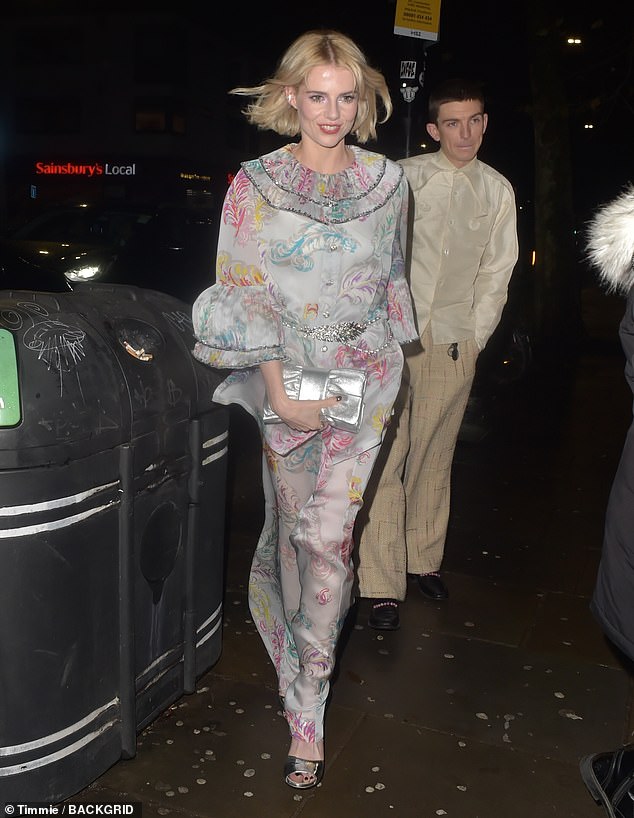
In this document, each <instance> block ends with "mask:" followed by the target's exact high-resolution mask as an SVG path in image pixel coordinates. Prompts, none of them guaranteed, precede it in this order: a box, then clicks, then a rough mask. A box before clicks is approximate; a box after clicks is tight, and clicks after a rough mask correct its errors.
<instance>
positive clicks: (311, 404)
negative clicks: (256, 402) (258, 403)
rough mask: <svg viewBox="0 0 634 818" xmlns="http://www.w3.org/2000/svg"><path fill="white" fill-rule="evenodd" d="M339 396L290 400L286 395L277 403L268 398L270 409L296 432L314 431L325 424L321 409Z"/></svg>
mask: <svg viewBox="0 0 634 818" xmlns="http://www.w3.org/2000/svg"><path fill="white" fill-rule="evenodd" d="M338 400H339V398H336V397H334V398H325V399H324V400H292V399H291V398H289V397H288V396H286V400H284V399H282V400H281V401H280V402H279V405H277V404H276V403H273V402H272V401H271V400H270V398H269V403H270V404H271V409H273V411H274V412H275V413H276V415H277V416H278V417H279V418H281V419H282V420H283V421H284V423H286V425H287V426H290V427H291V429H295V430H296V431H298V432H314V431H315V430H319V429H323V428H324V426H326V425H327V423H326V421H325V420H324V418H323V416H322V415H321V410H322V409H326V408H328V407H330V406H335V405H336V404H337V402H338Z"/></svg>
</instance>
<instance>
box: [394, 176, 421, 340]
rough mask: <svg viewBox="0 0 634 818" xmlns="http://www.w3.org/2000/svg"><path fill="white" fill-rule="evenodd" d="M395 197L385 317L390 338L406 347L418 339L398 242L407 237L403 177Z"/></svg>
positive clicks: (406, 195) (405, 184)
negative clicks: (398, 204)
mask: <svg viewBox="0 0 634 818" xmlns="http://www.w3.org/2000/svg"><path fill="white" fill-rule="evenodd" d="M398 195H399V196H400V201H401V208H400V218H399V221H398V223H397V226H396V230H395V234H394V242H393V244H392V265H391V270H390V278H389V281H388V285H387V313H388V318H389V320H390V327H391V329H392V333H393V335H394V337H395V338H396V340H397V341H398V342H399V343H400V344H407V343H409V342H410V341H414V340H416V339H417V338H418V330H417V328H416V319H415V317H414V307H413V303H412V295H411V292H410V288H409V283H408V281H407V276H406V272H405V257H404V254H403V245H402V242H401V237H402V238H403V240H405V238H406V237H407V219H408V212H409V200H408V184H407V181H406V179H405V176H403V177H402V178H401V183H400V185H399V189H398Z"/></svg>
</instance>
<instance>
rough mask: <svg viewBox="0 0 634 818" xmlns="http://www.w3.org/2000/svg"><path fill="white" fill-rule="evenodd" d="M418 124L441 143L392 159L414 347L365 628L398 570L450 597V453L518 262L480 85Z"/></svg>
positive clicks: (462, 84)
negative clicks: (406, 229)
mask: <svg viewBox="0 0 634 818" xmlns="http://www.w3.org/2000/svg"><path fill="white" fill-rule="evenodd" d="M428 120H429V121H428V125H427V131H428V133H429V135H430V136H431V137H432V138H433V139H434V140H435V141H436V142H439V143H440V150H438V151H436V152H434V153H428V154H422V155H419V156H413V157H410V158H407V159H403V160H401V164H402V165H403V167H404V169H405V174H406V176H407V179H408V181H409V184H410V188H411V196H412V199H413V206H412V208H411V211H413V213H412V212H411V213H410V215H411V216H412V217H413V218H412V224H411V231H410V233H411V235H410V236H409V240H408V258H409V268H410V278H411V290H412V295H413V297H414V305H415V309H416V315H417V319H418V329H419V332H420V340H421V346H420V347H419V346H418V345H416V348H415V349H414V350H412V351H411V352H410V353H409V354H408V355H407V366H406V367H405V370H404V373H403V384H402V389H401V396H400V397H401V399H400V401H399V404H400V405H398V407H397V410H396V413H395V416H394V419H393V423H392V424H391V426H390V427H389V428H388V432H387V440H386V443H385V445H384V446H383V449H382V457H381V458H380V460H379V462H378V463H377V467H376V469H375V475H374V485H373V486H372V485H371V486H370V487H369V489H370V490H369V491H368V493H367V496H366V506H365V509H364V512H363V513H362V514H361V515H360V519H359V523H358V532H359V533H360V539H359V565H358V578H359V591H360V594H361V596H363V597H369V598H371V599H373V605H372V609H371V613H370V620H369V624H370V626H371V627H374V628H378V629H383V630H395V629H396V628H398V626H399V612H398V603H399V601H402V600H404V599H405V594H406V586H407V574H413V575H415V576H416V577H417V582H418V585H419V588H420V590H421V592H422V593H423V594H424V595H425V596H426V597H428V598H430V599H435V600H441V599H446V598H447V597H448V590H447V587H446V585H445V583H444V582H443V580H442V579H441V577H440V575H439V569H440V565H441V562H442V558H443V553H444V547H445V537H446V534H447V525H448V521H449V501H450V480H451V465H452V461H453V455H454V450H455V447H456V442H457V439H458V432H459V430H460V426H461V423H462V419H463V416H464V412H465V409H466V406H467V400H468V398H469V393H470V391H471V386H472V383H473V378H474V374H475V367H476V361H477V358H478V354H479V353H480V351H481V350H482V349H483V348H484V346H485V344H486V343H487V341H488V340H489V338H490V337H491V335H492V334H493V331H494V330H495V328H496V326H497V325H498V323H499V321H500V318H501V315H502V310H503V307H504V304H505V303H506V300H507V294H508V285H509V280H510V278H511V273H512V272H513V268H514V267H515V263H516V261H517V257H518V241H517V225H516V209H515V197H514V193H513V188H512V186H511V184H510V182H509V181H508V180H507V179H506V178H505V177H504V176H502V175H501V174H500V173H498V172H497V171H496V170H494V169H493V168H492V167H490V166H489V165H487V164H485V163H484V162H481V161H480V160H479V159H478V158H477V153H478V150H479V148H480V145H481V144H482V138H483V136H484V133H485V131H486V128H487V123H488V116H487V114H486V113H485V110H484V96H483V92H482V89H481V87H480V86H479V85H478V84H477V83H474V82H471V81H468V80H450V81H447V82H445V83H444V84H442V85H441V86H439V87H438V88H436V89H435V90H434V91H433V92H432V94H431V95H430V98H429V117H428ZM421 347H422V348H421Z"/></svg>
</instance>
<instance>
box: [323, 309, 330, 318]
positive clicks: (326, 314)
mask: <svg viewBox="0 0 634 818" xmlns="http://www.w3.org/2000/svg"><path fill="white" fill-rule="evenodd" d="M323 316H324V318H330V313H329V312H328V310H324V312H323Z"/></svg>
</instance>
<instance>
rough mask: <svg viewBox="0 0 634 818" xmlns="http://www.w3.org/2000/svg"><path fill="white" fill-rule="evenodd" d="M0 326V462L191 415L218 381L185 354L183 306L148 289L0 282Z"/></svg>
mask: <svg viewBox="0 0 634 818" xmlns="http://www.w3.org/2000/svg"><path fill="white" fill-rule="evenodd" d="M0 332H2V335H1V336H0V339H1V344H0V379H1V380H0V382H1V383H2V384H3V385H2V387H0V388H1V389H2V390H4V391H5V392H6V398H5V403H6V405H7V407H9V406H10V407H11V408H10V409H7V414H6V416H5V415H2V414H0V468H22V467H26V466H30V465H35V464H47V463H59V462H66V461H68V459H70V458H72V459H76V458H79V457H87V456H89V455H91V454H93V453H94V452H96V451H103V450H104V449H109V448H112V447H115V446H118V445H120V444H122V443H126V442H129V441H131V440H134V439H135V438H137V437H139V436H142V435H147V434H152V433H154V432H156V430H157V429H159V430H160V429H162V428H163V429H165V428H167V427H170V426H171V425H173V424H175V423H177V422H179V421H183V420H187V419H191V418H193V417H196V416H197V415H198V414H200V413H202V412H205V411H208V410H209V409H210V408H211V407H212V405H213V401H212V395H213V392H214V389H215V387H216V386H217V384H218V383H219V381H220V377H219V375H218V373H217V372H215V371H214V370H212V369H210V368H209V367H205V366H203V365H201V364H200V363H199V362H198V361H196V360H195V359H194V358H193V356H192V354H191V350H192V348H193V346H194V337H193V332H192V323H191V307H190V306H189V305H187V304H186V303H185V302H182V301H180V300H179V299H176V298H174V297H172V296H169V295H167V294H165V293H160V292H158V291H155V290H146V289H142V288H138V287H134V286H128V285H113V284H110V285H108V284H101V285H100V284H90V285H86V286H84V285H82V286H81V287H78V288H77V289H76V290H73V291H69V292H68V293H44V292H35V291H20V292H18V291H0ZM12 348H13V352H12V351H11V350H12ZM12 355H13V357H12ZM5 371H6V372H8V376H7V384H6V386H5V385H4V383H5V378H4V373H5ZM2 397H4V396H2ZM9 421H13V422H9Z"/></svg>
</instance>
